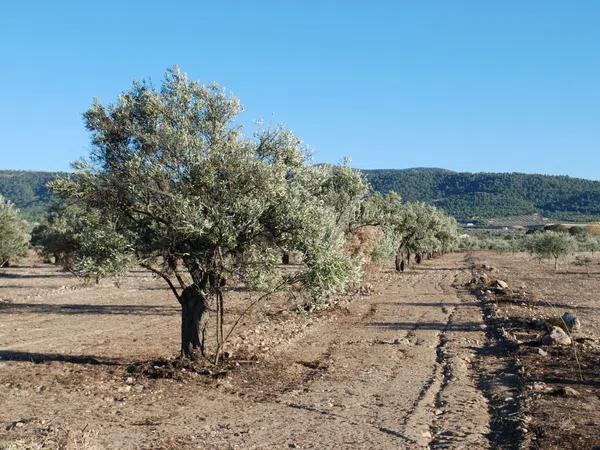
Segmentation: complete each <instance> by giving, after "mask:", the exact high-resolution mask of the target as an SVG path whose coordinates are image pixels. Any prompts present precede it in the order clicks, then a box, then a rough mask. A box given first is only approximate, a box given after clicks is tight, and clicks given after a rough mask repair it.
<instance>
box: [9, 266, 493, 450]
mask: <svg viewBox="0 0 600 450" xmlns="http://www.w3.org/2000/svg"><path fill="white" fill-rule="evenodd" d="M7 272H8V275H9V278H7V277H4V278H2V279H1V280H0V283H2V285H0V298H3V299H9V300H10V301H11V303H8V304H4V305H3V306H0V357H1V360H0V398H2V407H1V408H0V425H1V426H2V428H0V442H2V439H4V440H15V439H23V440H28V439H38V440H39V439H43V436H44V435H45V433H47V432H48V431H47V430H48V428H49V427H59V428H62V429H67V430H71V433H72V434H73V435H77V433H79V430H82V429H85V430H94V431H95V432H96V433H97V436H94V439H95V440H96V441H97V442H98V443H99V446H100V447H102V448H140V447H142V448H228V447H229V448H236V447H237V448H287V447H290V448H415V447H420V446H423V447H427V446H433V447H436V446H445V445H449V446H450V447H452V448H458V447H460V446H465V447H469V448H485V447H487V446H488V445H489V442H488V435H487V434H488V433H489V432H490V429H489V424H490V416H489V408H488V405H487V400H486V398H485V396H484V393H483V392H482V391H481V390H480V389H479V388H478V386H479V385H480V381H481V380H478V379H476V378H474V373H473V368H474V367H476V365H477V361H478V358H480V355H481V352H482V349H483V347H484V346H485V343H486V337H485V330H484V328H485V325H483V321H482V316H481V311H480V309H479V306H478V304H477V303H476V302H475V300H474V298H473V297H472V296H470V295H467V294H466V293H462V292H460V291H459V290H457V289H456V288H455V287H454V286H455V285H458V284H461V283H463V282H464V281H465V280H466V279H468V277H469V276H470V270H469V268H468V267H467V266H466V263H465V261H464V255H448V256H446V257H444V258H441V259H438V260H435V261H426V262H425V263H424V264H423V265H422V266H421V267H419V268H417V269H414V270H411V271H409V272H408V273H405V274H402V275H398V274H395V273H393V272H391V271H382V272H378V273H376V274H374V275H372V276H371V280H370V282H371V283H372V284H373V286H374V288H375V293H374V294H372V295H370V296H366V297H359V298H356V299H355V300H354V301H352V302H351V303H349V304H347V305H346V306H343V305H342V306H339V307H336V308H333V309H332V310H329V311H326V312H324V313H321V314H317V315H316V316H314V317H304V316H300V315H297V314H295V313H290V312H289V311H287V310H286V307H285V304H284V303H283V301H282V300H280V301H273V302H271V304H270V308H268V309H267V308H264V309H263V310H260V311H256V313H255V315H254V316H253V317H252V318H250V319H249V320H247V321H246V322H245V323H244V325H243V326H242V328H241V329H240V330H239V331H240V332H239V335H238V337H237V338H236V339H235V340H234V342H233V343H232V346H231V347H232V348H233V349H234V350H233V351H234V355H235V354H236V352H239V353H240V354H242V352H244V354H247V353H249V352H254V353H255V354H256V355H257V356H258V361H257V362H255V363H249V364H244V362H241V365H240V367H239V369H237V370H235V371H233V372H231V373H228V374H227V375H226V376H225V377H224V378H220V379H213V378H208V377H196V378H194V377H189V378H185V379H184V380H183V381H180V382H177V381H173V380H168V379H158V380H151V379H145V378H144V379H142V378H139V377H134V379H129V380H128V379H127V378H129V377H130V375H129V374H127V373H126V370H125V369H126V367H127V366H128V365H129V364H131V363H132V362H135V361H139V360H148V359H153V358H161V357H162V358H165V357H169V356H172V355H173V354H175V353H176V351H177V346H178V326H179V316H178V308H177V307H176V305H175V302H174V300H173V299H172V298H171V297H170V296H169V292H168V291H167V290H165V289H164V286H163V285H162V284H161V283H160V282H159V281H157V280H153V279H152V278H150V277H148V276H146V275H145V274H144V273H143V272H137V273H133V274H132V275H131V276H130V277H129V278H128V279H127V280H126V281H125V283H124V284H123V286H122V287H121V288H120V289H117V288H115V287H112V286H110V285H108V284H106V285H101V286H100V287H99V288H97V287H95V286H93V287H88V288H78V287H77V283H76V281H75V280H73V279H71V278H68V277H65V276H64V275H63V274H60V273H58V272H56V271H55V269H54V268H51V267H49V266H42V267H33V266H24V267H16V268H12V269H10V270H8V271H7ZM242 300H243V299H242V298H241V296H240V297H239V298H235V299H233V300H231V303H230V304H231V306H230V309H233V310H236V308H238V307H241V305H242ZM273 311H275V312H273ZM267 312H269V315H268V319H269V322H268V323H266V324H265V323H264V322H263V319H264V317H265V314H266V313H267ZM261 323H262V324H261ZM31 360H33V361H38V362H39V361H41V362H40V363H38V364H35V363H32V362H30V361H31ZM19 422H20V423H21V425H15V424H17V423H19Z"/></svg>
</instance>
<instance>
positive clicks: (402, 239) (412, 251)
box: [367, 192, 458, 271]
mask: <svg viewBox="0 0 600 450" xmlns="http://www.w3.org/2000/svg"><path fill="white" fill-rule="evenodd" d="M367 209H368V210H370V212H369V215H370V216H372V217H375V218H378V220H379V221H380V223H381V225H382V227H383V229H384V237H383V238H382V240H381V244H380V246H379V247H378V249H377V253H378V256H379V257H383V256H385V255H388V254H393V255H394V256H395V266H396V270H398V271H401V270H402V269H403V267H405V265H410V260H411V256H412V255H415V256H416V259H417V262H419V261H420V259H421V257H422V255H425V254H429V253H433V252H446V251H449V250H450V249H452V248H453V247H454V246H455V245H456V243H457V239H458V226H457V224H456V221H455V220H454V219H453V218H451V217H449V216H447V215H446V214H444V213H443V212H442V211H440V210H438V209H437V208H435V207H434V206H431V205H426V204H424V203H419V202H416V203H405V204H403V203H402V202H401V200H400V196H398V195H397V194H396V193H393V192H390V193H388V194H387V195H385V196H383V195H381V194H376V195H374V196H373V198H372V199H371V200H370V201H369V202H368V205H367Z"/></svg>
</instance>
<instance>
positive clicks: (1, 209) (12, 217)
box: [0, 195, 29, 267]
mask: <svg viewBox="0 0 600 450" xmlns="http://www.w3.org/2000/svg"><path fill="white" fill-rule="evenodd" d="M28 248H29V229H28V226H27V223H26V222H25V221H24V220H23V219H22V218H21V216H20V214H19V210H18V209H17V208H15V206H14V205H13V204H12V203H11V202H9V201H8V200H6V199H5V198H4V197H2V196H1V195H0V267H3V266H4V265H5V264H6V263H7V262H9V261H10V260H11V259H12V258H17V257H20V256H25V254H26V253H27V249H28Z"/></svg>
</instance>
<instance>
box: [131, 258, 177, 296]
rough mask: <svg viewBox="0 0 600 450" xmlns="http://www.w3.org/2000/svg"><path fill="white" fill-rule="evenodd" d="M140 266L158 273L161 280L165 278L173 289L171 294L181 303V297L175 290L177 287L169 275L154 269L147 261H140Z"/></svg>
mask: <svg viewBox="0 0 600 450" xmlns="http://www.w3.org/2000/svg"><path fill="white" fill-rule="evenodd" d="M140 266H142V267H143V268H144V269H148V270H149V271H150V272H152V273H154V274H155V275H158V276H159V277H161V278H162V279H163V280H165V281H166V282H167V284H168V285H169V287H170V288H171V290H172V291H173V294H175V298H176V299H177V301H178V302H179V303H181V297H180V295H179V293H178V292H177V288H175V285H174V284H173V282H172V281H171V279H170V278H169V276H168V275H167V274H165V273H164V272H161V271H160V270H158V269H155V268H154V267H152V266H151V265H150V264H148V263H144V262H140Z"/></svg>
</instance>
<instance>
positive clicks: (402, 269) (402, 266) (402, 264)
mask: <svg viewBox="0 0 600 450" xmlns="http://www.w3.org/2000/svg"><path fill="white" fill-rule="evenodd" d="M400 271H401V272H404V259H403V260H402V262H401V263H400Z"/></svg>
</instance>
